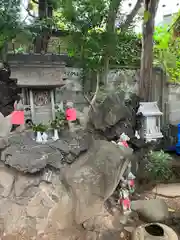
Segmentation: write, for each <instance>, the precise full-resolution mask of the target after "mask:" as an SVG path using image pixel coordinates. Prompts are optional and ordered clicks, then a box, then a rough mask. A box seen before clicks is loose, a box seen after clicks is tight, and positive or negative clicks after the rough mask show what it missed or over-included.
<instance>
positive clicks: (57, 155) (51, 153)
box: [1, 131, 90, 173]
mask: <svg viewBox="0 0 180 240" xmlns="http://www.w3.org/2000/svg"><path fill="white" fill-rule="evenodd" d="M9 144H10V146H9V147H8V148H6V149H5V150H4V151H2V156H1V161H3V162H4V163H5V164H7V165H9V166H11V167H13V168H15V169H17V170H18V171H21V172H25V173H26V172H27V173H35V172H38V171H41V170H43V169H44V168H45V167H46V166H52V167H54V168H56V169H61V167H62V164H63V163H72V162H73V161H74V160H75V159H76V158H77V157H78V156H79V155H80V154H81V153H82V152H85V151H87V149H88V147H89V144H90V137H89V135H88V134H86V133H85V132H83V131H81V132H77V133H72V134H70V133H66V134H64V135H62V136H61V139H60V140H58V141H56V142H50V143H47V144H38V143H36V142H35V141H34V140H32V139H31V138H30V137H29V134H27V133H26V132H23V133H20V134H14V135H12V136H10V137H9Z"/></svg>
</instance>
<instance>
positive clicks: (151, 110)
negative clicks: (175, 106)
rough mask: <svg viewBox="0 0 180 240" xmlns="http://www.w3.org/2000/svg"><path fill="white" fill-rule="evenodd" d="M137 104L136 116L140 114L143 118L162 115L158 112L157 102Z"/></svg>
mask: <svg viewBox="0 0 180 240" xmlns="http://www.w3.org/2000/svg"><path fill="white" fill-rule="evenodd" d="M139 104H140V106H139V108H138V111H137V115H140V114H142V115H143V116H144V117H150V116H161V115H163V113H162V112H161V111H160V110H159V107H158V105H157V102H140V103H139Z"/></svg>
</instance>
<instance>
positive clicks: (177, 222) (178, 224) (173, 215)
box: [144, 193, 180, 238]
mask: <svg viewBox="0 0 180 240" xmlns="http://www.w3.org/2000/svg"><path fill="white" fill-rule="evenodd" d="M144 197H145V198H146V199H155V198H156V199H157V198H159V199H163V200H164V201H165V202H166V203H167V205H168V207H169V211H170V220H168V221H167V222H166V225H168V226H170V227H172V228H173V229H174V230H175V232H176V233H177V234H178V237H179V238H180V197H175V198H168V197H163V196H158V195H157V194H153V193H146V194H145V196H144Z"/></svg>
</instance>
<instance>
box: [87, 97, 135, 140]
mask: <svg viewBox="0 0 180 240" xmlns="http://www.w3.org/2000/svg"><path fill="white" fill-rule="evenodd" d="M138 104H139V99H138V97H137V96H136V95H134V94H133V95H131V96H130V98H129V99H126V98H125V93H124V92H121V93H114V94H111V95H108V96H107V97H106V99H105V100H104V101H103V102H102V103H101V104H99V105H98V106H96V108H95V111H94V110H92V111H91V113H90V123H91V125H92V126H93V127H94V129H96V130H99V131H101V132H103V134H104V136H105V137H106V138H107V139H108V140H112V139H114V138H119V136H120V135H121V134H122V133H123V132H124V133H126V134H128V136H129V137H130V138H131V137H134V132H135V128H136V111H137V108H138Z"/></svg>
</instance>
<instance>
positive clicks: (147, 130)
mask: <svg viewBox="0 0 180 240" xmlns="http://www.w3.org/2000/svg"><path fill="white" fill-rule="evenodd" d="M137 115H141V116H142V117H141V124H142V127H141V130H140V131H139V135H140V137H141V138H143V139H145V140H146V142H151V141H156V140H157V139H159V138H163V135H162V133H161V130H160V129H161V127H160V125H161V116H162V115H163V113H162V112H161V111H160V110H159V108H158V105H157V102H140V106H139V109H138V111H137Z"/></svg>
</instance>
